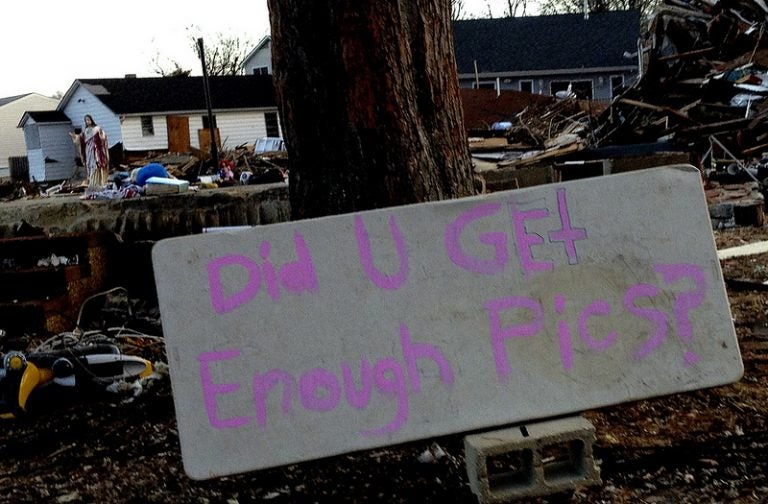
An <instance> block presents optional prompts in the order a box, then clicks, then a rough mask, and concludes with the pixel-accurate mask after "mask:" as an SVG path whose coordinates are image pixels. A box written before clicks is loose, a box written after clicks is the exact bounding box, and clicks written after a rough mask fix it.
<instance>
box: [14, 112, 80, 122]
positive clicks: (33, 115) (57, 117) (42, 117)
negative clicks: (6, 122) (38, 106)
mask: <svg viewBox="0 0 768 504" xmlns="http://www.w3.org/2000/svg"><path fill="white" fill-rule="evenodd" d="M25 113H26V114H27V115H28V116H29V117H30V119H32V120H33V121H35V122H38V123H45V122H69V117H67V115H66V114H65V113H64V112H61V111H59V110H28V111H27V112H25Z"/></svg>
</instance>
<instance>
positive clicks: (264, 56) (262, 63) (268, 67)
mask: <svg viewBox="0 0 768 504" xmlns="http://www.w3.org/2000/svg"><path fill="white" fill-rule="evenodd" d="M243 72H244V73H245V74H246V75H267V74H270V75H271V74H272V37H271V36H269V35H267V36H266V37H264V38H263V39H261V40H260V41H259V43H258V44H256V47H254V48H253V49H252V50H251V52H249V53H248V54H247V55H246V56H245V59H244V60H243Z"/></svg>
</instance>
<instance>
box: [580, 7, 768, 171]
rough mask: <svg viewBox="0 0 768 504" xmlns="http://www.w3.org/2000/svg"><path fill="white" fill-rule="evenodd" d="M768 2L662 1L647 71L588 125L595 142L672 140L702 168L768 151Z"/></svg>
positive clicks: (652, 29) (649, 41)
mask: <svg viewBox="0 0 768 504" xmlns="http://www.w3.org/2000/svg"><path fill="white" fill-rule="evenodd" d="M767 21H768V7H767V6H766V4H765V3H763V2H762V1H755V2H753V1H749V0H720V1H710V0H706V1H703V0H692V1H685V0H665V3H664V4H662V5H661V6H660V8H659V9H658V11H657V13H656V15H655V17H654V19H653V21H652V23H651V25H650V30H649V35H648V39H647V40H646V43H645V48H644V51H645V52H646V54H645V55H644V57H645V61H646V63H645V65H644V66H645V69H644V73H643V75H642V77H641V78H640V79H639V81H638V82H637V83H636V84H635V85H634V86H632V87H630V88H628V89H627V90H626V91H625V92H624V93H622V94H621V95H620V96H618V97H617V98H616V99H615V100H614V101H613V103H612V104H611V106H610V107H609V108H608V109H607V110H606V111H605V112H604V113H603V114H602V115H601V116H600V117H599V118H598V121H597V124H596V125H595V127H594V128H593V129H592V131H591V134H592V135H593V139H592V144H593V145H594V146H605V145H625V144H633V143H650V142H670V143H672V144H675V145H677V146H684V147H685V148H687V149H688V150H689V151H690V152H692V153H694V154H696V155H698V157H699V160H700V162H701V164H702V167H706V166H709V167H715V168H716V167H717V166H715V165H716V164H717V163H718V162H720V161H722V160H723V159H725V160H727V163H726V166H727V164H730V163H734V162H735V163H737V164H742V163H745V162H749V161H750V160H751V159H753V158H758V159H759V158H761V157H762V155H763V151H768V124H767V123H766V121H765V118H766V116H768V104H766V103H765V98H766V97H767V96H768V33H765V25H766V22H767Z"/></svg>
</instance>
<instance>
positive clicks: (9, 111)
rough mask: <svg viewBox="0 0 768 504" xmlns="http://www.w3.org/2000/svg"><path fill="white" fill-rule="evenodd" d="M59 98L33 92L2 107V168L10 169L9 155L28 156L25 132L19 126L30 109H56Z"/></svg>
mask: <svg viewBox="0 0 768 504" xmlns="http://www.w3.org/2000/svg"><path fill="white" fill-rule="evenodd" d="M58 103H59V100H57V99H55V98H49V97H47V96H43V95H39V94H36V93H32V94H29V95H26V96H23V97H21V98H19V99H18V100H14V101H12V102H10V103H7V104H6V105H3V106H2V107H0V169H8V168H9V163H8V158H9V157H16V156H26V155H27V146H26V143H25V141H24V132H23V131H22V129H21V128H18V127H17V126H18V124H19V121H20V120H21V118H22V116H23V115H24V112H26V111H28V110H55V109H56V105H58Z"/></svg>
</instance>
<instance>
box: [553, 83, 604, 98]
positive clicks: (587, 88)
mask: <svg viewBox="0 0 768 504" xmlns="http://www.w3.org/2000/svg"><path fill="white" fill-rule="evenodd" d="M569 86H570V88H571V92H573V93H574V94H575V95H576V98H578V99H580V100H591V99H592V98H593V97H594V94H593V90H592V81H591V80H579V81H577V80H574V81H552V82H551V83H550V84H549V93H550V94H551V95H552V96H556V94H557V92H558V91H567V90H568V87H569Z"/></svg>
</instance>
